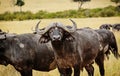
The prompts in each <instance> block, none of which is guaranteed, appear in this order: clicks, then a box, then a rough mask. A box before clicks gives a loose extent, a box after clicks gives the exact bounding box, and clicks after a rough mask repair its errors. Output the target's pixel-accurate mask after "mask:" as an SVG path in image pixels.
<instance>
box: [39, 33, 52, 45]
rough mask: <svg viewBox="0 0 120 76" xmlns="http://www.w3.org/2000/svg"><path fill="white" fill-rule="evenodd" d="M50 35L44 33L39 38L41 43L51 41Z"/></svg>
mask: <svg viewBox="0 0 120 76" xmlns="http://www.w3.org/2000/svg"><path fill="white" fill-rule="evenodd" d="M49 40H50V39H49V37H48V36H47V35H42V36H41V37H40V39H39V42H40V43H47V42H48V41H49Z"/></svg>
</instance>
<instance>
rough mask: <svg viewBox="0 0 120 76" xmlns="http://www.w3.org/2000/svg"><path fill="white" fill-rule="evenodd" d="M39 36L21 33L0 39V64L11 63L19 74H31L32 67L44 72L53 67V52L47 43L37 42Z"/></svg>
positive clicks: (22, 75)
mask: <svg viewBox="0 0 120 76" xmlns="http://www.w3.org/2000/svg"><path fill="white" fill-rule="evenodd" d="M0 36H1V35H0ZM39 37H40V35H37V34H21V35H15V36H11V37H6V38H5V39H0V64H2V65H6V66H7V65H8V64H11V65H13V66H14V67H15V69H16V70H17V71H19V72H20V74H21V76H32V69H34V70H38V71H46V72H48V71H50V70H53V69H55V68H56V61H55V57H54V53H53V51H51V49H50V47H47V44H40V43H38V40H39Z"/></svg>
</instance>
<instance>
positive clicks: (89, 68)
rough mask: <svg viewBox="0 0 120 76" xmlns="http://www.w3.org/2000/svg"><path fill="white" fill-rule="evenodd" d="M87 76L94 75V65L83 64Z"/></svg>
mask: <svg viewBox="0 0 120 76" xmlns="http://www.w3.org/2000/svg"><path fill="white" fill-rule="evenodd" d="M85 69H86V71H87V73H88V76H94V67H93V66H92V64H91V65H88V66H85Z"/></svg>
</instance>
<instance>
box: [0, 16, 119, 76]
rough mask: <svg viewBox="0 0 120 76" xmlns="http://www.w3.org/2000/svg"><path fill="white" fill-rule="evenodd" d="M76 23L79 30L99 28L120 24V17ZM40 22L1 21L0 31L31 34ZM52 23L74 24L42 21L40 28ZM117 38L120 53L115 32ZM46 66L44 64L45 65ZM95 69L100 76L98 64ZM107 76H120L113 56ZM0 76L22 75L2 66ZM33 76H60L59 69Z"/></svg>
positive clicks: (53, 20)
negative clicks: (82, 28)
mask: <svg viewBox="0 0 120 76" xmlns="http://www.w3.org/2000/svg"><path fill="white" fill-rule="evenodd" d="M73 20H74V21H75V22H76V23H77V26H78V28H81V27H91V28H98V27H99V26H100V25H101V24H105V23H110V24H114V23H120V17H109V18H81V19H76V18H75V19H73ZM38 21H39V20H26V21H1V22H0V29H3V30H4V31H7V30H9V32H10V33H18V34H21V33H29V32H33V31H32V30H31V28H32V27H33V28H34V27H35V25H36V24H37V22H38ZM51 22H62V23H63V24H65V25H71V24H72V23H71V22H70V21H69V19H42V20H41V24H40V27H45V26H47V25H48V24H49V23H51ZM115 36H116V39H117V44H118V47H119V53H120V32H115ZM43 65H44V64H43ZM94 67H95V76H100V75H99V69H98V67H97V65H96V64H94ZM105 71H106V72H105V76H120V59H119V60H117V59H115V57H114V56H113V55H110V59H109V60H105ZM0 76H20V74H19V73H18V72H17V71H15V69H14V68H13V67H12V66H11V65H8V66H7V67H5V66H0ZM33 76H59V73H58V71H57V69H55V70H53V71H50V72H39V71H35V70H33ZM81 76H87V73H86V71H85V70H84V71H83V72H81Z"/></svg>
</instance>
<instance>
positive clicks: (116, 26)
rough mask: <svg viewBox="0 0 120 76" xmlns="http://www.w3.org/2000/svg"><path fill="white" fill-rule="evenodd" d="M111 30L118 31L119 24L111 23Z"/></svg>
mask: <svg viewBox="0 0 120 76" xmlns="http://www.w3.org/2000/svg"><path fill="white" fill-rule="evenodd" d="M112 30H113V31H115V30H117V31H119V30H120V24H114V25H112Z"/></svg>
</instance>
